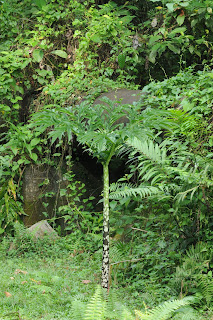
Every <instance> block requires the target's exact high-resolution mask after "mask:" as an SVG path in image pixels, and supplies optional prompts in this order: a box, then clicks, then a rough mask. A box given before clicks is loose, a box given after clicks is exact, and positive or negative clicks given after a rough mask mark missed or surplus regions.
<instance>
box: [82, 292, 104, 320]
mask: <svg viewBox="0 0 213 320" xmlns="http://www.w3.org/2000/svg"><path fill="white" fill-rule="evenodd" d="M105 314H106V301H105V300H104V299H103V297H102V289H101V287H100V286H98V287H97V289H96V291H95V294H94V296H93V297H92V298H91V300H90V302H89V304H88V305H87V309H86V313H85V316H84V320H104V319H105Z"/></svg>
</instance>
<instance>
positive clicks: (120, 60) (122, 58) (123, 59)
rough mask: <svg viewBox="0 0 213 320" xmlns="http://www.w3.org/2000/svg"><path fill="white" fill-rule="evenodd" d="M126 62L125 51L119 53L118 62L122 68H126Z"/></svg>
mask: <svg viewBox="0 0 213 320" xmlns="http://www.w3.org/2000/svg"><path fill="white" fill-rule="evenodd" d="M125 62H126V55H125V54H124V53H120V54H119V55H118V64H119V67H120V68H121V69H123V68H124V66H125Z"/></svg>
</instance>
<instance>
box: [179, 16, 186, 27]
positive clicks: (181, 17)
mask: <svg viewBox="0 0 213 320" xmlns="http://www.w3.org/2000/svg"><path fill="white" fill-rule="evenodd" d="M184 20H185V15H179V16H178V17H177V23H178V24H179V26H181V25H182V24H183V23H184Z"/></svg>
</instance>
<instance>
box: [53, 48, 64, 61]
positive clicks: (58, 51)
mask: <svg viewBox="0 0 213 320" xmlns="http://www.w3.org/2000/svg"><path fill="white" fill-rule="evenodd" d="M51 53H52V54H55V55H56V56H59V57H61V58H64V59H66V58H67V53H66V52H65V51H63V50H53V51H51Z"/></svg>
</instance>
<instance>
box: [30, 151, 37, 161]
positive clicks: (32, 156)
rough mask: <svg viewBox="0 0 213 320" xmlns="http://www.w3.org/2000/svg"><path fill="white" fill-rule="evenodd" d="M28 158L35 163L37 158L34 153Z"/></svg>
mask: <svg viewBox="0 0 213 320" xmlns="http://www.w3.org/2000/svg"><path fill="white" fill-rule="evenodd" d="M30 158H31V159H32V160H34V161H35V162H36V161H37V159H38V156H37V154H36V153H31V155H30Z"/></svg>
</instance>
